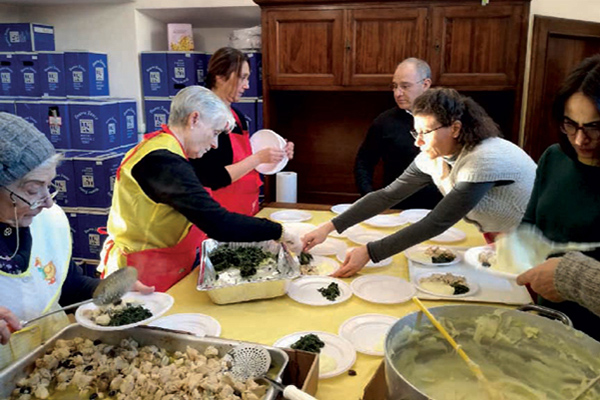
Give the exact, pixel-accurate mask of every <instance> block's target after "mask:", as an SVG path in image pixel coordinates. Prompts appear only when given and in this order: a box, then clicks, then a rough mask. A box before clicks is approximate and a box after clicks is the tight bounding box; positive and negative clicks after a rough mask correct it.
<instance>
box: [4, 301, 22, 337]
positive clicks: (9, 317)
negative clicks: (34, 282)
mask: <svg viewBox="0 0 600 400" xmlns="http://www.w3.org/2000/svg"><path fill="white" fill-rule="evenodd" d="M19 329H21V323H20V322H19V318H17V316H16V315H15V314H13V313H12V312H11V311H10V310H9V309H8V308H5V307H0V344H3V345H4V344H6V343H8V340H9V339H10V335H11V333H12V332H15V331H18V330H19Z"/></svg>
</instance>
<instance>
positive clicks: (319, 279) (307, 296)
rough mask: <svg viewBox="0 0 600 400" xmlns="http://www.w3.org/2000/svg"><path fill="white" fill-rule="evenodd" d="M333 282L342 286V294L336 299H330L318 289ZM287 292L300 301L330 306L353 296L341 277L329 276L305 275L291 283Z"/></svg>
mask: <svg viewBox="0 0 600 400" xmlns="http://www.w3.org/2000/svg"><path fill="white" fill-rule="evenodd" d="M332 282H335V283H337V285H338V287H339V288H340V295H339V296H338V298H337V299H335V300H334V301H329V300H327V299H326V298H325V297H323V295H322V294H321V292H319V291H318V289H319V288H325V287H327V286H329V284H330V283H332ZM287 294H288V296H290V298H292V300H295V301H297V302H298V303H302V304H308V305H309V306H330V305H333V304H339V303H343V302H344V301H346V300H348V299H349V298H350V297H352V290H351V289H350V286H348V284H347V283H346V282H344V281H341V280H339V279H335V278H331V277H328V276H303V277H301V278H298V279H296V280H294V281H292V282H291V283H290V284H289V286H288V293H287Z"/></svg>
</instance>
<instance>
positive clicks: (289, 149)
mask: <svg viewBox="0 0 600 400" xmlns="http://www.w3.org/2000/svg"><path fill="white" fill-rule="evenodd" d="M283 151H285V154H286V155H287V158H289V159H290V160H291V159H293V158H294V143H293V142H287V143H286V144H285V147H284V148H283Z"/></svg>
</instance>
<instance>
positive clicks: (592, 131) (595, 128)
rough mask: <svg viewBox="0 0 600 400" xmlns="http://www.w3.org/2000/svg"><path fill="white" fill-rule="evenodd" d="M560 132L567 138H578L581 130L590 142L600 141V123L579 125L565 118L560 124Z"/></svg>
mask: <svg viewBox="0 0 600 400" xmlns="http://www.w3.org/2000/svg"><path fill="white" fill-rule="evenodd" d="M560 130H561V131H562V132H563V133H564V134H566V135H567V136H577V132H578V131H579V130H581V132H583V134H584V135H585V136H587V137H588V138H589V139H590V140H598V139H600V121H595V122H590V123H589V124H583V125H579V124H578V123H577V122H575V121H573V120H571V119H569V118H567V117H565V119H564V120H563V122H562V123H561V124H560Z"/></svg>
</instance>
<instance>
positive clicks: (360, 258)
mask: <svg viewBox="0 0 600 400" xmlns="http://www.w3.org/2000/svg"><path fill="white" fill-rule="evenodd" d="M370 259H371V258H370V257H369V252H368V251H367V246H360V247H357V248H356V249H354V250H352V251H350V252H349V253H348V254H346V259H345V260H344V262H343V263H342V266H341V267H340V268H339V269H338V270H336V271H335V272H334V273H333V274H331V276H334V277H336V278H348V277H350V276H352V275H354V274H356V273H357V272H358V271H360V270H361V269H363V267H364V266H365V265H367V263H368V262H369V260H370Z"/></svg>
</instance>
